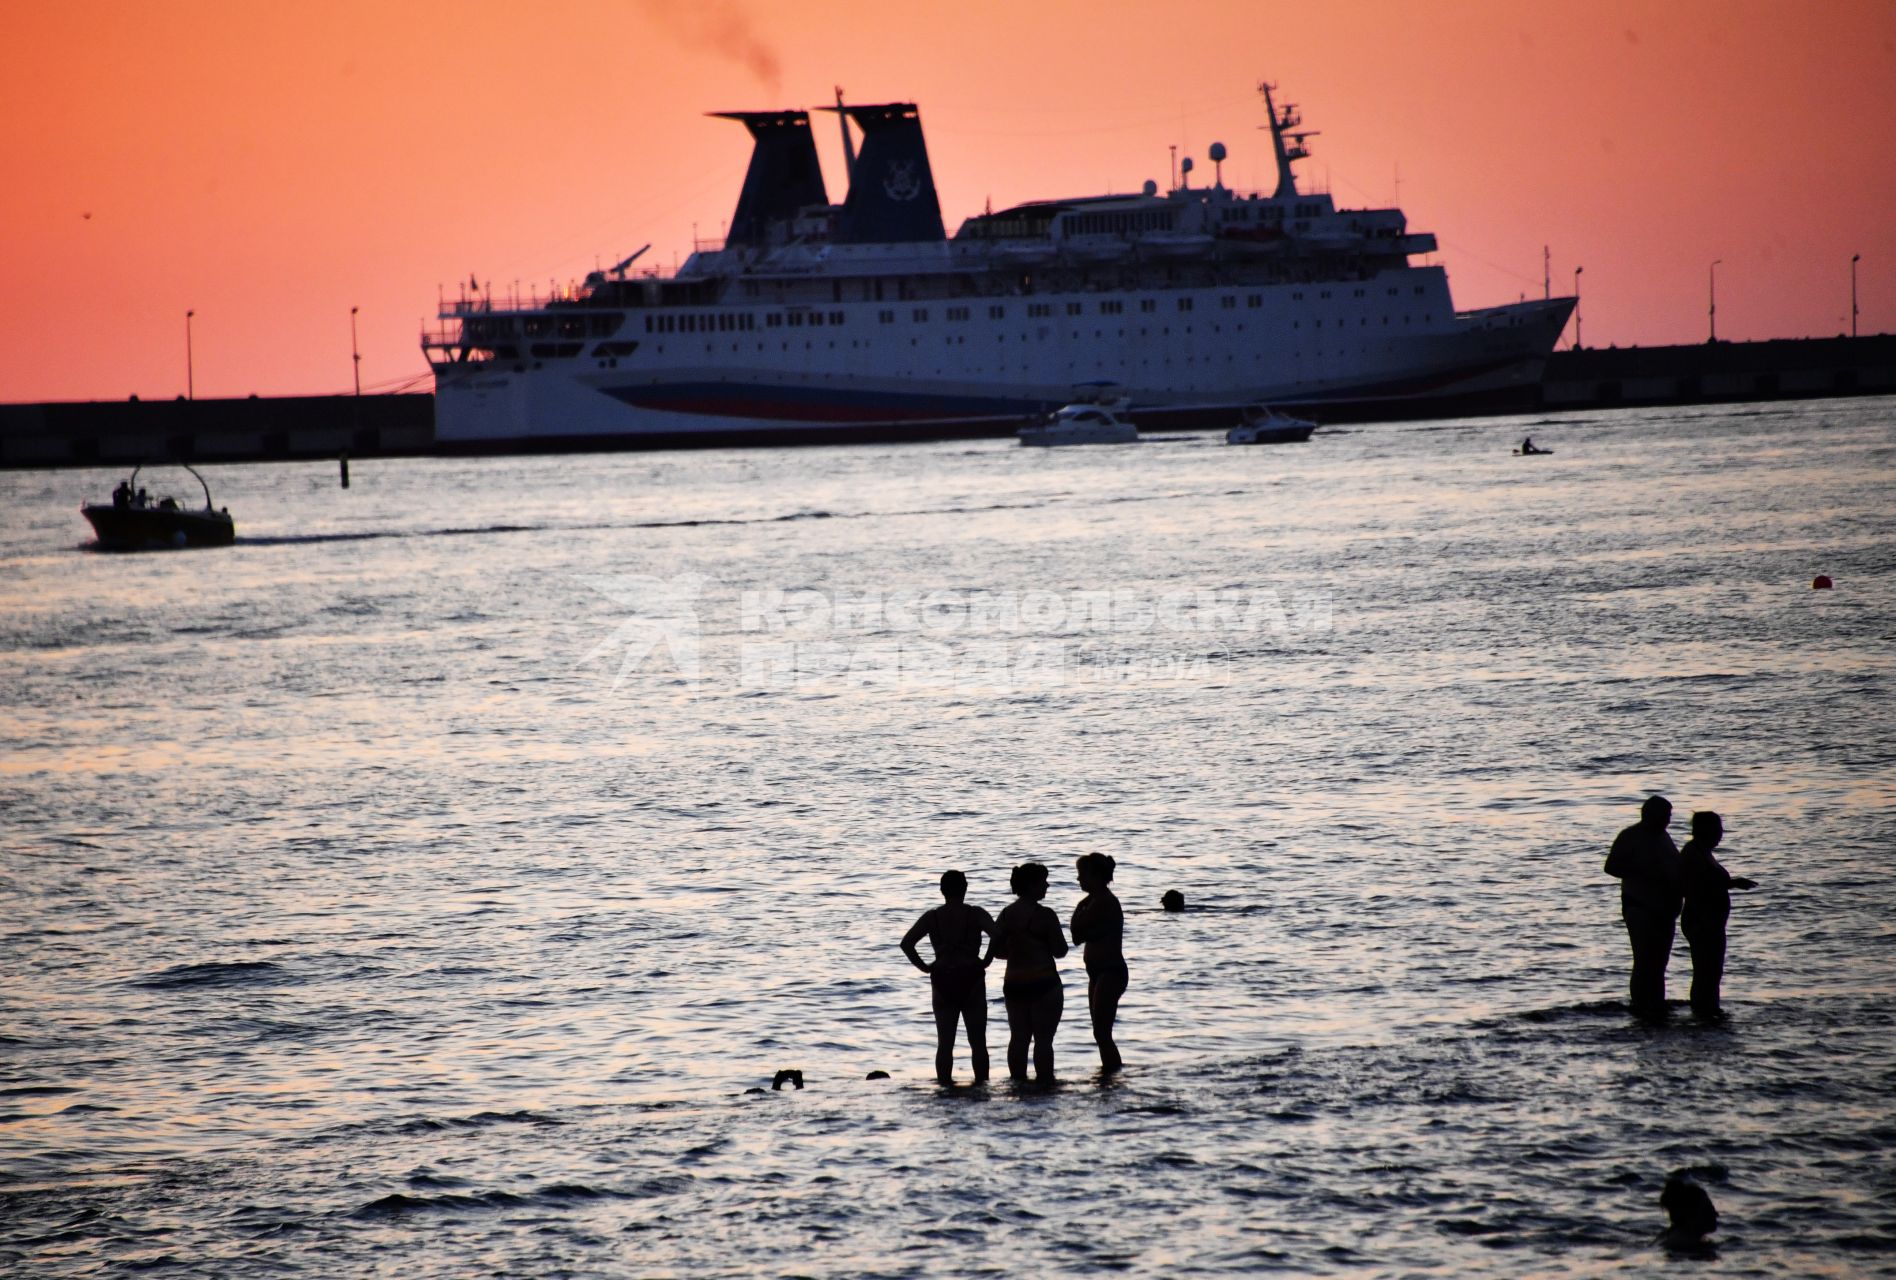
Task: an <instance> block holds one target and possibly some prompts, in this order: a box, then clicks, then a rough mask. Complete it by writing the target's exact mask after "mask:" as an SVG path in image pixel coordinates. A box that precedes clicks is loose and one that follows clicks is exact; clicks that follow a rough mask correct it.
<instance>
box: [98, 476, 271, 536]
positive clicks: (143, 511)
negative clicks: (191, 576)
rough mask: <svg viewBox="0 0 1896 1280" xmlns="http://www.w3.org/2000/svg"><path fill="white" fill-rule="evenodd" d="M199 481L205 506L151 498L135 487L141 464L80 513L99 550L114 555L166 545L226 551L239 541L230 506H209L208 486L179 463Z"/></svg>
mask: <svg viewBox="0 0 1896 1280" xmlns="http://www.w3.org/2000/svg"><path fill="white" fill-rule="evenodd" d="M178 465H179V466H181V467H183V468H184V469H185V470H186V471H189V472H190V473H191V474H192V475H193V476H196V477H197V482H198V484H199V485H200V486H201V487H202V488H203V490H204V507H203V509H202V510H194V509H192V508H190V507H187V506H185V504H184V503H182V502H180V501H179V500H178V499H177V498H174V497H170V496H165V497H161V498H158V499H157V500H155V501H154V500H153V499H152V498H151V496H150V495H149V494H147V493H146V491H145V490H143V489H140V488H139V487H138V486H137V480H138V473H139V472H140V471H142V470H144V466H143V464H141V465H139V466H136V467H133V468H132V474H131V475H130V476H129V477H127V478H126V479H124V480H121V481H120V482H119V486H118V488H116V489H114V490H113V491H112V501H110V502H87V503H83V504H81V506H80V507H79V514H80V515H82V516H84V517H85V518H86V519H87V520H88V521H89V522H90V523H91V525H92V528H93V531H94V532H95V533H97V534H98V536H99V546H100V547H102V548H105V549H107V550H112V551H144V550H151V549H157V548H164V547H227V546H229V545H230V544H231V543H233V542H235V541H236V540H237V526H236V524H235V522H233V521H232V520H231V518H230V508H228V507H224V508H221V509H220V508H214V507H212V506H211V486H210V485H208V484H206V483H205V482H204V477H203V476H201V475H198V472H197V468H195V467H192V466H189V465H188V464H186V463H182V462H181V463H179V464H178Z"/></svg>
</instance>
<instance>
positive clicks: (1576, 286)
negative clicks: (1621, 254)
mask: <svg viewBox="0 0 1896 1280" xmlns="http://www.w3.org/2000/svg"><path fill="white" fill-rule="evenodd" d="M1585 270H1586V268H1585V267H1575V268H1574V269H1573V349H1574V350H1575V351H1578V350H1579V349H1580V346H1581V343H1580V273H1581V272H1582V271H1585Z"/></svg>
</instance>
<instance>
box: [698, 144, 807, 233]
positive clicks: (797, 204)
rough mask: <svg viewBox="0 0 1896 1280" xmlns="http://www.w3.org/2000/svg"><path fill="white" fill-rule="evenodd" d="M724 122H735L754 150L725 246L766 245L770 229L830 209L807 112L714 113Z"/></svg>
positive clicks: (732, 216)
mask: <svg viewBox="0 0 1896 1280" xmlns="http://www.w3.org/2000/svg"><path fill="white" fill-rule="evenodd" d="M711 114H712V115H714V116H716V117H717V118H719V119H720V120H736V121H737V122H738V123H740V124H742V125H743V126H744V127H745V128H746V129H748V130H750V135H751V138H752V139H753V141H754V142H755V146H754V148H753V149H752V151H751V160H750V168H749V169H748V170H746V171H745V173H744V189H743V191H741V192H740V193H739V194H738V197H737V212H735V213H733V214H732V215H731V230H730V233H729V234H728V235H727V236H726V237H725V243H726V244H731V245H759V246H761V245H765V244H768V243H769V242H770V229H771V228H772V227H773V226H779V225H781V224H784V223H787V222H789V221H790V220H791V219H793V218H795V217H796V216H797V213H798V211H799V210H802V209H806V208H808V207H809V206H811V205H827V204H828V203H829V192H828V191H827V190H825V189H824V186H823V169H822V166H821V165H819V164H818V163H817V160H816V139H815V137H814V136H813V135H812V134H811V133H810V113H809V112H807V111H713V112H711Z"/></svg>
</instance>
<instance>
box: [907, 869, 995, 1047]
mask: <svg viewBox="0 0 1896 1280" xmlns="http://www.w3.org/2000/svg"><path fill="white" fill-rule="evenodd" d="M941 896H942V899H943V901H942V904H941V905H940V906H939V907H936V908H934V909H933V910H931V911H924V912H923V913H922V918H921V919H920V920H917V921H916V922H915V926H914V927H913V928H912V929H910V930H909V931H908V933H906V934H905V935H903V938H902V951H903V954H905V955H907V956H908V958H909V963H911V964H913V965H914V966H915V967H916V968H917V969H920V970H921V971H922V972H923V973H925V974H927V975H928V980H929V986H930V987H931V988H932V991H933V1003H934V1007H935V1079H937V1080H939V1081H940V1082H941V1083H943V1084H953V1083H954V1078H955V1024H956V1023H958V1022H965V1023H966V1024H967V1027H968V1057H969V1059H970V1060H971V1061H972V1062H973V1064H974V1082H975V1083H976V1084H980V1083H982V1082H983V1081H985V1080H986V1079H987V1078H988V1050H987V980H986V973H987V967H988V965H989V964H990V963H992V961H993V959H994V951H993V944H992V942H991V941H990V943H989V947H988V954H987V955H986V956H983V955H982V954H981V935H982V934H984V933H985V934H987V935H988V937H989V939H992V938H993V937H994V918H993V917H992V916H990V915H989V914H988V913H987V912H985V911H983V910H982V909H981V908H979V907H971V906H969V905H968V904H967V903H965V902H964V901H962V899H964V898H966V897H967V896H968V877H966V876H964V875H962V874H961V873H960V872H959V871H944V872H942V873H941ZM924 936H926V937H927V938H928V940H929V942H930V943H932V944H933V946H934V948H935V959H934V961H933V962H932V963H931V962H929V961H926V960H923V959H922V957H921V954H920V953H919V952H917V951H916V949H915V944H916V943H918V942H920V941H921V940H922V938H923V937H924Z"/></svg>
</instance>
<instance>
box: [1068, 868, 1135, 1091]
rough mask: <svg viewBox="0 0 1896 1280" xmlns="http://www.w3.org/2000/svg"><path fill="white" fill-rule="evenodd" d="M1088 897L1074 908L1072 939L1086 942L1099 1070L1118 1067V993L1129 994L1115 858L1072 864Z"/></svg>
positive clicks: (1088, 997)
mask: <svg viewBox="0 0 1896 1280" xmlns="http://www.w3.org/2000/svg"><path fill="white" fill-rule="evenodd" d="M1074 865H1075V868H1076V869H1077V870H1078V872H1079V876H1080V888H1081V889H1083V890H1085V892H1086V896H1085V897H1084V898H1082V899H1080V905H1079V906H1077V907H1075V908H1074V909H1073V926H1072V933H1073V941H1074V943H1075V944H1076V945H1078V944H1082V943H1083V944H1085V946H1086V1008H1087V1011H1088V1012H1089V1013H1091V1014H1092V1015H1093V1043H1094V1044H1096V1045H1098V1046H1099V1066H1100V1070H1101V1071H1117V1070H1119V1068H1120V1067H1121V1066H1122V1065H1124V1064H1123V1063H1122V1062H1121V1061H1120V1057H1119V1046H1118V1045H1116V1044H1114V1043H1113V1022H1114V1020H1115V1019H1117V1018H1118V1017H1119V998H1120V997H1121V996H1123V995H1125V994H1126V981H1127V977H1126V953H1125V951H1124V949H1123V947H1122V945H1121V944H1122V941H1123V939H1124V937H1125V932H1126V913H1125V912H1124V911H1123V910H1121V909H1120V906H1119V899H1118V898H1117V897H1115V896H1114V894H1113V891H1112V890H1111V889H1109V888H1108V887H1107V886H1108V885H1110V884H1111V883H1112V880H1113V860H1112V859H1111V858H1110V857H1108V856H1106V855H1105V854H1103V853H1089V854H1087V855H1086V856H1085V857H1083V858H1081V859H1080V860H1079V861H1078V862H1077V863H1075V864H1074Z"/></svg>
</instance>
